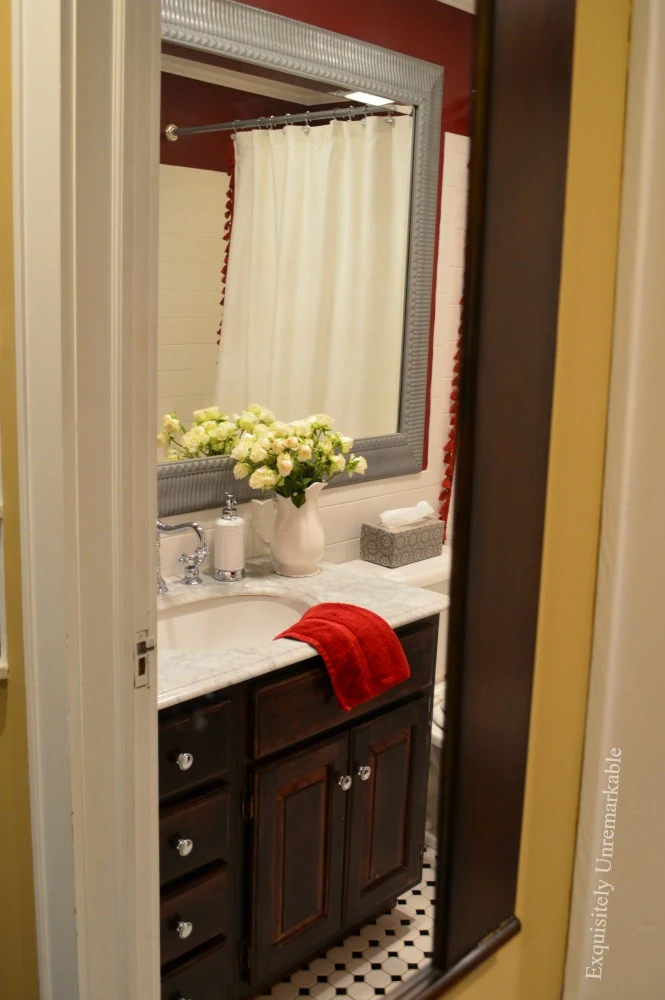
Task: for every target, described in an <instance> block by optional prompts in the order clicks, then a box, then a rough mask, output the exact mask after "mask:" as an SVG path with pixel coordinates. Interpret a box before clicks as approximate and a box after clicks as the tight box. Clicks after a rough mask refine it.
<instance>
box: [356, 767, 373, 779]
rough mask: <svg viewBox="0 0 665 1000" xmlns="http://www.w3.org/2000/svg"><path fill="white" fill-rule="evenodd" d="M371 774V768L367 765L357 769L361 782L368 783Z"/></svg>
mask: <svg viewBox="0 0 665 1000" xmlns="http://www.w3.org/2000/svg"><path fill="white" fill-rule="evenodd" d="M371 773H372V768H371V767H370V766H369V764H364V765H361V766H360V767H359V768H358V777H359V778H360V780H361V781H369V776H370V774H371Z"/></svg>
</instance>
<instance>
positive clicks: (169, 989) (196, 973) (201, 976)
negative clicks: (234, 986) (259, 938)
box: [162, 942, 227, 1000]
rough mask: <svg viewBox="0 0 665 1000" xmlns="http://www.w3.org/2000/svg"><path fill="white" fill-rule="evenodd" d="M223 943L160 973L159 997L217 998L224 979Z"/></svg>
mask: <svg viewBox="0 0 665 1000" xmlns="http://www.w3.org/2000/svg"><path fill="white" fill-rule="evenodd" d="M226 959H227V956H226V945H225V943H224V942H222V943H221V944H219V945H217V947H215V948H211V949H210V951H207V952H204V954H203V955H197V957H196V958H194V959H192V960H191V961H189V962H185V963H183V964H182V965H179V966H178V967H177V968H176V969H173V970H172V971H171V972H168V973H167V974H166V975H165V976H162V1000H184V998H185V997H186V998H187V1000H221V997H223V996H224V993H225V990H224V985H225V980H226V974H227V970H226Z"/></svg>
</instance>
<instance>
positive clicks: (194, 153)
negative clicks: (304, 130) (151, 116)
mask: <svg viewBox="0 0 665 1000" xmlns="http://www.w3.org/2000/svg"><path fill="white" fill-rule="evenodd" d="M334 104H335V101H334V99H333V100H332V101H331V106H334ZM303 110H306V108H304V107H303V105H301V104H294V103H289V102H288V101H282V100H277V99H275V98H272V97H264V96H263V95H261V94H248V93H245V91H243V90H232V89H231V88H230V87H218V86H216V85H215V84H212V83H204V82H203V81H201V80H192V79H190V78H189V77H184V76H175V75H174V74H172V73H162V99H161V133H160V134H161V145H160V162H161V163H169V164H171V166H175V167H199V168H200V169H201V170H222V171H223V172H224V173H227V174H228V173H230V172H231V168H232V166H233V139H232V136H233V133H232V132H207V133H206V132H204V133H202V134H201V135H189V136H187V138H183V139H178V141H177V142H169V140H168V139H167V138H166V137H165V135H164V129H165V128H166V126H167V125H170V124H171V122H175V123H176V125H181V126H184V125H209V124H212V122H234V121H241V120H242V119H244V118H258V117H261V118H268V117H270V115H284V114H295V113H296V112H299V111H303Z"/></svg>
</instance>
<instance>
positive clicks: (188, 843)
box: [175, 837, 194, 858]
mask: <svg viewBox="0 0 665 1000" xmlns="http://www.w3.org/2000/svg"><path fill="white" fill-rule="evenodd" d="M193 847H194V841H193V840H190V839H189V837H179V838H178V840H177V841H176V845H175V849H176V851H177V852H178V854H179V855H180V857H181V858H186V857H187V855H188V854H191V853H192V848H193Z"/></svg>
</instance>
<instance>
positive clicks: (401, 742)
mask: <svg viewBox="0 0 665 1000" xmlns="http://www.w3.org/2000/svg"><path fill="white" fill-rule="evenodd" d="M429 718H430V700H429V698H419V699H418V700H417V701H415V702H411V703H409V704H407V705H404V706H403V707H402V708H397V709H395V710H394V711H392V712H388V713H386V714H385V715H381V716H379V717H378V718H377V719H374V720H372V721H371V722H367V723H365V724H364V725H359V726H357V727H356V728H355V729H354V730H353V731H352V734H351V748H352V749H351V761H352V766H351V773H352V774H353V776H354V781H353V790H352V794H351V815H350V819H349V823H348V832H347V856H346V879H345V904H344V919H345V922H347V923H353V922H356V921H359V920H361V919H362V918H363V917H364V916H365V915H367V914H369V913H372V912H376V911H377V910H378V909H380V908H381V906H382V905H383V904H385V903H387V902H390V901H391V900H392V899H394V898H395V897H396V896H397V895H398V894H399V893H400V892H403V891H404V890H405V889H406V888H408V886H410V885H412V884H415V883H416V882H417V881H418V880H419V879H420V876H421V867H422V847H423V836H424V829H425V809H426V798H427V796H426V792H427V778H428V768H427V754H428V750H429V742H430V726H429ZM363 766H368V767H369V768H370V769H371V773H370V777H369V779H368V780H367V781H362V780H361V779H360V777H359V776H358V770H359V768H361V767H363Z"/></svg>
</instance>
